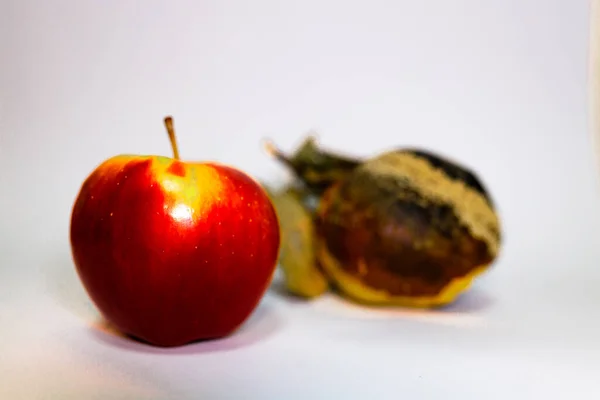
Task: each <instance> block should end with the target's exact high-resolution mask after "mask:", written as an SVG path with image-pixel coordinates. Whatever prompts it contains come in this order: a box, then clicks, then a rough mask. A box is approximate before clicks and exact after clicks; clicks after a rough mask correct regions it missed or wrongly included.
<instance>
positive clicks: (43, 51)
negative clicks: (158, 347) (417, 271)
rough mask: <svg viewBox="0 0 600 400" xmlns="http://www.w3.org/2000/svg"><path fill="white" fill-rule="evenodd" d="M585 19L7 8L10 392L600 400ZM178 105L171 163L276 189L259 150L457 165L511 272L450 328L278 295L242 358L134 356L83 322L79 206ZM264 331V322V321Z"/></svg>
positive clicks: (356, 6) (4, 261)
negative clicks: (73, 227)
mask: <svg viewBox="0 0 600 400" xmlns="http://www.w3.org/2000/svg"><path fill="white" fill-rule="evenodd" d="M589 7H590V4H589V2H588V1H584V0H572V1H563V0H486V1H475V0H451V1H449V0H430V1H413V0H396V1H382V0H373V1H369V2H366V1H341V0H337V1H336V0H327V1H313V0H307V1H302V2H292V1H273V0H271V1H269V0H256V1H252V2H249V1H248V2H245V1H241V0H237V1H235V0H225V1H207V0H202V1H169V2H167V1H156V0H149V1H144V2H141V1H115V0H108V1H102V2H91V1H72V0H71V1H68V0H55V1H52V2H45V1H33V0H25V1H11V0H4V1H2V2H0V54H1V55H2V56H1V57H2V59H1V62H0V324H2V326H1V328H0V343H1V344H0V349H2V351H0V353H1V354H2V355H0V376H4V377H5V379H6V380H4V382H5V383H4V384H0V386H2V388H0V393H2V391H4V393H5V394H6V396H7V397H5V398H7V399H8V398H11V399H16V398H65V399H66V398H107V397H93V396H91V394H89V393H91V391H93V390H96V395H98V396H100V395H101V394H102V393H104V395H107V394H110V395H114V397H111V398H138V399H139V398H167V397H169V396H171V397H169V398H175V397H176V398H198V397H194V396H198V395H200V394H201V393H203V394H204V397H202V398H207V399H209V398H210V399H213V398H214V399H216V398H242V396H246V395H247V396H249V397H243V398H257V399H258V398H260V399H267V398H268V399H271V398H273V399H283V398H286V399H291V398H299V399H300V398H304V399H306V398H334V397H335V396H344V397H350V398H358V397H356V396H359V395H363V396H372V397H371V398H392V397H393V396H392V395H391V394H392V393H396V394H397V390H399V387H400V386H402V387H404V389H403V390H405V392H403V393H405V394H406V395H407V398H414V399H417V398H439V397H440V396H441V395H442V394H444V395H445V396H446V398H448V396H451V395H453V394H455V395H456V396H457V398H458V397H461V398H462V399H465V398H473V399H475V398H478V399H481V398H486V399H491V398H506V397H507V396H510V397H512V398H516V397H518V396H519V395H522V396H523V397H522V398H532V397H528V396H533V395H540V396H541V395H544V396H546V398H567V397H561V396H563V395H565V396H566V394H567V393H571V395H572V396H574V397H570V398H581V396H577V394H582V395H583V394H585V395H587V397H589V393H591V392H592V391H595V393H600V389H599V388H598V387H597V385H596V384H594V383H593V377H594V376H597V373H596V372H597V371H598V370H599V367H600V362H599V359H600V358H599V357H600V347H599V346H598V344H597V343H598V339H597V338H598V337H599V336H598V335H599V334H600V325H599V323H598V322H597V321H598V317H597V315H598V307H599V306H600V291H599V290H598V287H599V286H600V269H598V267H597V263H598V261H597V260H598V257H599V256H600V249H599V246H598V244H597V238H598V235H599V233H600V232H599V230H598V222H599V219H598V217H599V211H600V207H599V204H600V198H599V196H598V193H599V192H598V185H597V176H596V175H597V174H596V171H597V167H596V160H595V152H594V150H593V149H594V148H593V141H592V137H591V133H590V132H591V131H590V127H589V123H588V122H589V113H588V60H589V50H588V45H589V31H590V25H589V20H590V11H589V10H590V8H589ZM168 114H170V115H173V117H174V120H175V127H176V130H177V134H178V141H179V146H180V152H181V156H182V158H184V159H197V160H203V159H207V160H218V161H221V162H225V163H229V164H232V165H234V166H236V167H239V168H242V169H244V170H245V171H247V172H249V173H250V174H252V175H254V176H256V177H257V178H260V179H261V180H264V181H267V182H281V181H283V180H285V179H288V178H289V176H288V174H287V172H286V171H285V170H284V169H283V168H282V167H281V166H280V165H279V164H277V163H276V162H275V161H274V160H273V159H271V158H270V157H269V156H268V154H267V153H266V152H265V151H264V149H263V148H262V147H261V146H262V144H261V141H262V139H264V138H267V137H268V138H271V139H272V140H273V141H274V142H275V143H276V144H277V145H279V146H280V147H281V148H282V149H284V150H286V151H292V150H294V149H295V147H296V146H297V145H298V144H299V143H300V142H301V141H302V139H304V137H305V135H306V134H307V133H308V132H309V131H315V132H317V134H318V137H319V142H320V143H321V144H322V145H323V146H325V147H327V148H330V149H333V150H338V151H341V152H345V153H348V154H353V155H356V156H369V155H374V154H377V153H378V152H380V151H383V150H385V149H389V148H392V147H400V146H419V147H424V148H428V149H430V150H434V151H437V152H439V153H441V154H444V155H447V156H449V157H451V158H453V159H456V160H459V161H461V162H462V163H464V164H466V165H468V166H470V167H471V168H472V169H473V170H474V171H476V172H477V173H478V174H479V175H480V177H481V178H482V180H483V181H484V182H485V183H486V185H487V186H488V187H489V189H490V191H491V193H492V195H493V196H494V198H495V201H496V203H497V204H498V207H499V209H500V213H501V215H502V218H503V225H504V231H505V243H504V247H503V252H502V255H501V258H500V260H499V261H498V262H497V263H496V265H495V267H494V269H493V270H491V271H490V273H488V274H487V275H486V276H485V277H484V278H483V279H481V280H480V281H478V283H477V284H476V287H475V288H474V289H473V290H472V292H471V293H470V297H465V300H464V301H463V302H462V303H460V304H459V305H457V306H456V308H455V309H454V310H450V311H449V312H448V313H446V314H443V315H437V314H435V313H434V314H430V315H429V316H416V315H412V314H410V313H408V314H406V313H403V312H400V311H399V312H398V313H396V314H393V315H392V316H391V317H390V315H389V314H384V313H383V312H375V311H373V312H367V311H365V310H363V309H359V308H352V307H350V306H347V305H343V304H341V303H340V301H339V300H336V299H333V298H330V297H326V298H324V299H320V300H319V301H317V302H315V303H310V304H304V303H295V302H291V301H290V300H289V299H283V298H281V297H280V296H279V297H278V296H277V295H275V294H273V293H269V294H268V295H267V297H266V298H265V304H267V306H264V307H267V308H264V307H263V308H262V309H261V310H263V311H260V310H259V312H258V314H257V315H258V317H257V320H256V321H258V322H256V323H255V324H254V325H251V327H250V328H249V329H250V331H252V332H254V333H253V335H255V336H256V337H262V336H261V332H263V331H264V330H265V329H266V330H269V329H270V330H269V332H270V336H269V338H268V339H265V340H262V339H257V342H258V343H256V344H254V345H253V346H249V347H245V346H242V348H241V349H240V350H239V351H236V352H231V351H225V352H224V353H223V352H220V351H216V350H215V351H212V350H211V351H210V352H209V353H210V354H209V355H204V354H203V355H199V354H195V355H190V354H187V353H185V352H175V353H174V354H167V353H161V352H159V351H155V352H152V351H150V352H149V353H148V352H147V350H144V349H137V350H133V351H132V350H131V348H127V346H128V345H126V344H123V343H121V342H119V340H120V339H115V338H110V335H109V334H105V333H102V332H98V331H97V330H93V332H90V329H89V328H88V326H87V324H89V323H90V322H89V321H94V320H95V310H94V309H93V307H92V306H91V305H90V304H89V302H88V301H87V298H86V297H85V295H84V293H83V290H82V289H81V288H80V284H79V282H78V280H77V277H76V275H75V272H74V269H73V266H72V263H71V261H70V250H69V247H68V224H69V214H70V211H71V206H72V203H73V201H74V199H75V196H76V195H77V191H78V189H79V187H80V185H81V183H82V181H83V180H84V179H85V177H86V176H87V175H88V174H89V173H90V172H91V171H92V170H93V169H94V168H95V167H96V166H97V165H98V164H99V163H100V162H101V161H103V160H104V159H106V158H108V157H111V156H113V155H115V154H118V153H142V154H164V155H170V154H171V150H170V147H169V143H168V139H167V136H166V133H165V130H164V126H163V123H162V119H163V117H164V116H166V115H168ZM265 310H267V311H265ZM269 313H270V314H269ZM272 315H275V316H276V317H273V316H272ZM261 318H262V319H267V320H269V318H275V319H277V321H278V322H277V323H274V322H273V323H270V325H269V326H270V327H271V328H273V329H271V328H268V329H267V328H264V326H265V325H264V324H263V325H261V323H262V322H261ZM373 320H374V321H375V322H374V321H373ZM467 326H468V327H470V328H466V327H467ZM271 331H272V332H271ZM232 340H234V341H235V340H242V339H235V338H234V339H232ZM448 343H451V344H448ZM119 346H122V347H126V349H125V350H124V349H122V348H120V347H119ZM132 346H135V345H132ZM194 351H197V352H199V353H200V352H203V351H204V350H202V351H200V350H198V349H196V350H194ZM319 354H320V355H321V356H323V358H317V356H318V355H319ZM203 356H206V357H207V358H203ZM157 357H158V358H159V359H160V360H161V362H157V363H152V366H151V367H149V366H148V363H149V361H150V360H152V361H155V360H156V359H157ZM206 359H209V360H210V362H208V361H205V360H206ZM208 365H210V366H208ZM380 366H385V368H384V367H380ZM378 368H381V370H378ZM190 371H196V372H195V373H193V372H190ZM594 371H596V372H594ZM6 377H9V378H6ZM401 377H404V378H405V381H404V382H403V381H402V380H401V379H400V378H401ZM233 380H235V381H236V382H238V383H237V384H236V387H230V385H231V382H233ZM35 385H38V386H35ZM226 387H227V390H228V392H227V393H228V395H225V391H224V390H225V388H226ZM510 388H512V389H510ZM503 390H505V392H503ZM513 390H514V391H513ZM43 393H45V395H46V396H47V397H45V395H43ZM98 393H100V394H98ZM115 393H120V395H119V396H121V397H119V396H116V395H115ZM19 394H20V395H23V397H19ZM61 396H62V397H61ZM77 396H79V397H77ZM161 396H162V397H161ZM173 396H174V397H173ZM177 396H179V397H177ZM353 396H354V397H353ZM373 396H374V397H373ZM428 396H429V397H428ZM592 397H593V396H592Z"/></svg>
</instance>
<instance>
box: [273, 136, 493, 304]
mask: <svg viewBox="0 0 600 400" xmlns="http://www.w3.org/2000/svg"><path fill="white" fill-rule="evenodd" d="M267 149H268V151H269V152H270V153H271V154H272V155H274V156H275V157H276V158H277V159H278V160H279V161H281V162H282V163H283V164H284V165H285V166H286V167H287V168H289V169H290V170H291V171H292V172H293V173H294V174H295V177H296V178H297V179H296V182H294V184H293V185H292V186H301V187H302V188H303V191H304V193H306V195H305V196H304V200H303V203H304V204H305V207H306V209H307V210H310V212H312V220H313V222H314V239H313V241H314V249H313V250H312V251H313V252H314V268H318V269H319V271H322V272H323V274H325V276H327V278H328V280H329V281H330V282H331V284H332V285H333V286H334V287H335V288H336V289H337V290H338V291H339V293H341V294H342V295H344V296H346V297H347V298H349V299H352V300H354V301H357V302H360V303H365V304H371V305H399V306H408V307H425V308H428V307H438V306H443V305H447V304H449V303H452V302H453V301H454V300H455V299H456V298H457V297H458V296H459V295H460V294H461V293H463V292H464V291H465V290H467V289H468V288H469V286H470V285H471V283H472V282H473V281H474V279H475V278H476V277H477V276H479V275H480V274H481V273H483V272H484V271H487V269H488V268H489V267H490V266H491V265H492V263H493V262H494V261H495V260H496V258H497V257H498V254H499V249H500V243H501V226H500V220H499V216H498V213H497V210H496V207H495V205H494V202H493V200H492V198H491V196H490V194H489V192H488V190H487V189H486V188H485V187H484V185H483V183H482V181H481V179H480V178H479V177H477V176H476V174H475V173H473V172H472V171H470V170H469V169H468V168H467V167H465V166H463V165H461V164H459V163H457V162H453V161H450V160H449V159H447V158H445V157H443V156H441V155H437V154H434V153H432V152H429V151H425V150H420V149H413V148H398V149H393V150H389V151H386V152H383V153H382V154H378V155H375V156H373V157H370V158H367V159H364V160H359V159H353V158H351V157H347V156H340V155H336V154H335V153H332V152H328V151H324V150H322V149H320V148H319V147H318V146H317V145H316V142H315V139H314V138H313V137H309V138H308V139H307V140H306V141H305V142H304V143H303V145H302V146H301V147H300V148H299V149H298V150H297V151H296V152H295V153H294V154H292V155H290V156H288V155H286V154H284V153H283V152H281V151H280V150H278V149H277V148H276V147H275V146H274V145H273V144H269V145H268V147H267ZM311 204H316V205H315V206H311ZM283 261H285V260H283ZM288 264H289V262H288ZM292 268H293V265H291V264H289V265H288V268H287V269H286V268H283V270H284V273H287V275H290V272H287V270H289V269H292ZM304 268H305V269H306V267H304Z"/></svg>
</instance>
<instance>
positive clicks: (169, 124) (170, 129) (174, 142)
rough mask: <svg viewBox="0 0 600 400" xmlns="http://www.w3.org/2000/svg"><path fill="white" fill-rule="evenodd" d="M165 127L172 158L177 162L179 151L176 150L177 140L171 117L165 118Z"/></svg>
mask: <svg viewBox="0 0 600 400" xmlns="http://www.w3.org/2000/svg"><path fill="white" fill-rule="evenodd" d="M165 126H166V127H167V133H168V134H169V141H170V142H171V148H172V149H173V158H174V159H176V160H179V149H178V148H177V139H176V138H175V128H174V127H173V117H171V116H168V117H165Z"/></svg>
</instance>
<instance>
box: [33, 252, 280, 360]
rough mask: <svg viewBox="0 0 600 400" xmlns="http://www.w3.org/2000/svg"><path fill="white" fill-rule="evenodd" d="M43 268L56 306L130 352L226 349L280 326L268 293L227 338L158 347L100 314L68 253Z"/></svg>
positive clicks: (104, 339)
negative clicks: (129, 333)
mask: <svg viewBox="0 0 600 400" xmlns="http://www.w3.org/2000/svg"><path fill="white" fill-rule="evenodd" d="M44 270H45V276H44V283H45V291H46V292H47V294H48V295H49V296H50V298H51V299H52V300H54V301H55V302H56V304H57V306H59V307H61V308H62V309H65V310H67V311H68V312H69V313H71V314H72V315H74V316H75V317H76V318H78V319H79V320H80V321H82V322H83V324H82V326H83V327H84V329H86V330H87V331H88V333H89V334H90V335H91V337H92V338H93V339H94V340H96V341H99V342H101V343H104V344H108V345H111V346H115V347H119V348H122V349H125V350H129V351H137V352H144V353H158V354H187V353H203V352H216V351H228V350H233V349H237V348H241V347H245V346H250V345H252V344H255V343H258V342H260V341H261V340H263V339H265V338H266V337H268V336H270V335H272V334H273V333H275V332H276V331H277V330H279V329H280V328H281V326H282V325H283V319H282V318H281V317H280V316H279V315H278V314H277V313H276V312H275V310H274V307H273V306H272V305H271V304H269V300H271V299H268V298H266V295H267V294H268V293H267V294H266V295H265V297H263V299H262V301H261V302H260V303H259V305H258V306H257V308H256V309H255V310H254V312H253V313H252V315H250V317H249V318H248V319H247V320H246V321H245V322H244V323H243V324H242V326H240V328H239V329H238V330H237V331H236V332H234V333H232V334H231V335H229V336H227V337H224V338H221V339H212V340H206V341H198V342H193V343H190V344H187V345H184V346H179V347H169V348H163V347H158V346H154V345H152V344H148V343H146V342H143V341H140V340H138V339H137V338H134V337H131V336H128V335H125V334H123V333H121V332H120V331H119V330H118V329H116V328H115V327H114V326H113V325H112V324H111V323H110V322H109V321H107V320H106V319H105V318H104V317H103V316H102V315H101V314H100V312H99V311H98V310H97V309H96V307H95V306H94V304H93V303H92V301H91V299H90V298H89V296H88V295H87V293H86V291H85V288H84V287H83V284H82V283H81V281H80V280H79V277H78V275H77V271H76V270H75V266H74V265H73V262H72V260H71V258H70V255H69V253H68V252H63V253H61V254H58V255H57V256H55V257H53V258H52V259H51V262H50V263H49V265H47V268H45V269H44Z"/></svg>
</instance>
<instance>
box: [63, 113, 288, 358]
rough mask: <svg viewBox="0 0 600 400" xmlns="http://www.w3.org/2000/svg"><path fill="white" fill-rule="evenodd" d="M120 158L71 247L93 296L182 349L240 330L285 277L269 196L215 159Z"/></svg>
mask: <svg viewBox="0 0 600 400" xmlns="http://www.w3.org/2000/svg"><path fill="white" fill-rule="evenodd" d="M165 124H166V125H167V130H168V132H169V137H170V140H171V145H172V147H173V153H174V158H167V157H162V156H141V155H119V156H116V157H113V158H110V159H108V160H106V161H104V162H103V163H102V164H100V165H99V166H98V167H97V168H96V169H95V170H94V171H93V172H92V173H91V174H90V175H89V177H88V178H87V179H86V180H85V181H84V183H83V185H82V187H81V190H80V192H79V194H78V196H77V198H76V200H75V204H74V206H73V210H72V215H71V228H70V239H71V250H72V254H73V259H74V263H75V267H76V269H77V273H78V274H79V277H80V279H81V281H82V283H83V285H84V287H85V289H86V290H87V293H88V294H89V296H90V298H91V299H92V301H93V302H94V304H95V305H96V306H97V308H98V309H99V310H100V312H101V313H102V314H103V315H104V317H105V318H106V319H107V320H108V321H110V322H111V323H112V324H114V325H115V327H116V328H118V329H119V330H121V331H122V332H123V333H125V334H128V335H130V336H133V337H136V338H138V339H140V340H142V341H145V342H148V343H150V344H153V345H156V346H165V347H166V346H178V345H183V344H186V343H190V342H194V341H198V340H203V339H215V338H220V337H224V336H227V335H229V334H231V333H232V332H234V331H236V330H237V328H239V327H240V326H241V325H242V324H243V323H244V321H245V320H246V319H247V318H248V317H249V316H250V314H252V312H253V311H254V309H255V308H256V307H257V305H258V303H259V301H260V300H261V298H262V296H263V295H264V293H265V291H266V289H267V287H268V285H269V284H270V282H271V278H272V276H273V273H274V271H275V266H276V263H277V256H278V252H279V244H280V234H279V224H278V219H277V216H276V213H275V210H274V207H273V205H272V203H271V201H270V199H269V197H268V196H267V194H266V192H265V191H264V189H263V188H262V187H261V186H260V184H259V183H257V182H256V181H255V180H254V179H252V178H251V177H249V176H248V175H247V174H245V173H244V172H241V171H240V170H238V169H235V168H232V167H230V166H225V165H222V164H218V163H214V162H183V161H180V160H179V156H178V151H177V145H176V141H175V134H174V131H173V125H172V119H171V118H170V117H167V118H165Z"/></svg>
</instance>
